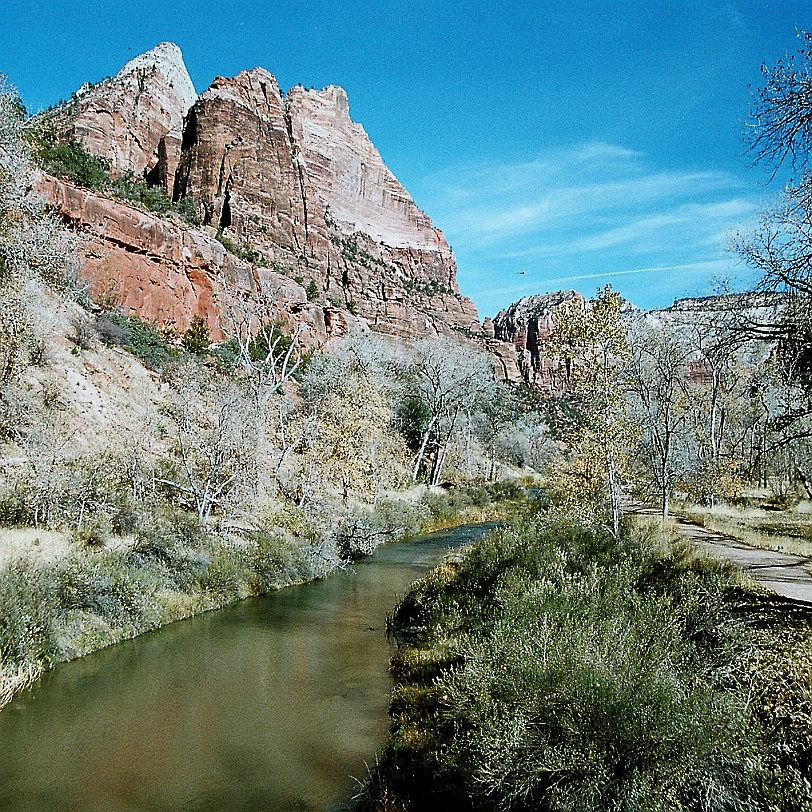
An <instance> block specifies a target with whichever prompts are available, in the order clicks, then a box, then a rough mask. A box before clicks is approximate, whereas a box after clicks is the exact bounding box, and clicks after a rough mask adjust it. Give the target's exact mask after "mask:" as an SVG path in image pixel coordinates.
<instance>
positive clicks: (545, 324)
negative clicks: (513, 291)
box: [493, 290, 583, 392]
mask: <svg viewBox="0 0 812 812" xmlns="http://www.w3.org/2000/svg"><path fill="white" fill-rule="evenodd" d="M573 299H576V300H583V297H582V296H581V295H580V294H579V293H576V292H575V291H574V290H566V291H555V292H554V293H545V294H541V295H538V296H525V297H524V298H522V299H519V301H517V302H514V303H513V304H512V305H510V307H507V308H506V309H504V310H501V311H500V312H499V313H498V314H497V315H496V316H495V318H494V319H493V329H494V336H495V338H496V340H497V341H500V342H505V343H507V344H510V345H511V346H512V347H513V349H514V351H515V359H516V360H515V364H516V369H517V370H518V375H519V377H520V378H521V379H522V380H524V381H526V382H527V383H528V384H530V385H532V386H535V387H536V388H538V389H541V390H542V391H548V392H554V391H559V390H560V389H561V388H562V387H561V381H560V375H559V370H558V364H557V362H555V361H553V360H551V359H550V358H548V357H545V355H544V340H545V339H546V338H547V337H548V336H549V335H550V331H551V330H552V329H553V326H554V324H555V312H556V310H557V309H558V308H559V307H561V306H562V305H564V304H565V303H567V302H571V301H572V300H573ZM502 354H503V355H506V353H505V351H504V350H503V351H502Z"/></svg>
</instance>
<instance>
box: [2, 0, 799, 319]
mask: <svg viewBox="0 0 812 812" xmlns="http://www.w3.org/2000/svg"><path fill="white" fill-rule="evenodd" d="M810 28H812V6H810V3H809V0H771V2H765V1H764V0H717V2H715V3H707V2H703V1H702V0H690V1H687V0H686V1H684V2H668V1H667V0H663V2H660V3H651V2H650V0H649V2H642V1H641V0H586V1H585V2H580V3H579V2H575V1H574V0H570V2H566V3H565V2H546V0H536V2H531V3H528V2H514V0H507V2H500V3H497V2H466V0H458V1H457V2H454V3H437V2H433V3H430V2H424V1H423V0H385V2H371V3H359V2H354V3H343V2H341V3H339V2H318V1H317V0H311V2H299V0H290V1H289V2H286V3H264V2H255V1H253V2H251V1H249V0H234V2H230V3H223V2H218V3H215V2H211V0H187V1H186V2H179V0H160V1H159V0H127V1H126V2H123V1H122V0H107V2H88V1H87V0H72V2H70V3H60V2H43V1H42V0H30V1H29V2H27V3H25V4H18V3H14V4H12V3H11V2H8V0H7V2H4V3H1V4H0V72H3V73H5V74H7V75H8V76H9V78H10V80H11V81H12V83H13V84H15V85H16V86H17V87H18V89H19V91H20V93H21V95H22V97H23V100H24V101H25V103H26V104H27V106H28V108H29V109H30V110H32V111H34V110H37V109H40V108H42V107H44V106H47V105H49V104H52V103H54V102H56V101H58V100H59V99H61V98H67V97H69V96H70V95H71V93H72V92H73V91H74V90H75V89H76V88H78V87H79V86H80V85H81V84H82V82H84V81H88V80H89V81H97V80H99V79H101V78H103V77H104V76H108V75H110V74H114V73H116V72H117V71H118V69H119V68H120V67H121V66H122V65H123V64H124V63H125V62H126V61H127V60H128V59H130V58H132V57H133V56H135V55H136V54H138V53H141V52H143V51H145V50H148V49H149V48H151V47H153V46H154V45H156V44H157V43H158V42H161V41H165V40H169V41H173V42H177V43H178V44H179V45H180V47H181V49H182V50H183V53H184V58H185V61H186V64H187V67H188V68H189V72H190V74H191V76H192V79H193V81H194V83H195V85H196V87H197V89H198V91H201V92H202V91H203V90H204V89H205V88H206V87H207V86H208V84H209V83H210V82H211V80H212V79H213V78H214V76H215V75H217V74H222V75H233V74H235V73H238V72H239V71H240V70H243V69H245V68H250V67H254V66H255V65H262V66H263V67H265V68H267V69H268V70H270V71H271V72H272V73H274V74H275V75H276V76H277V78H278V79H279V83H280V85H281V87H282V88H283V90H285V89H287V88H288V87H290V86H291V85H294V84H296V83H299V82H301V83H302V84H304V85H305V86H313V87H323V86H324V85H327V84H339V85H341V86H343V87H344V88H345V89H346V90H347V92H348V94H349V98H350V108H351V113H352V116H353V118H354V119H355V120H356V121H359V122H361V123H362V124H363V125H364V127H365V129H366V130H367V132H368V133H369V134H370V136H371V138H372V140H373V141H374V143H375V145H376V146H377V147H378V149H379V150H380V151H381V153H382V155H383V157H384V159H385V160H386V162H387V164H388V165H389V166H390V168H391V169H392V171H393V172H394V173H395V174H396V175H397V176H398V178H399V179H400V180H401V182H402V183H403V184H404V185H405V186H406V188H407V189H408V190H409V191H410V192H411V193H412V195H413V197H414V198H415V200H416V201H417V203H418V205H420V206H421V207H422V208H423V209H425V210H426V211H427V212H428V214H429V215H430V216H431V217H432V218H433V220H434V222H435V224H436V225H438V226H439V227H440V228H441V229H443V231H444V232H445V234H446V236H447V237H448V240H449V242H450V243H451V245H452V247H453V248H454V250H455V252H456V254H457V260H458V265H459V281H460V285H461V287H462V290H463V292H464V293H466V294H467V295H469V296H471V297H472V298H473V299H474V301H475V303H476V304H477V306H478V308H479V310H480V313H481V315H483V316H484V315H493V314H494V313H495V312H496V311H497V310H499V309H500V308H502V307H504V306H506V305H507V304H509V303H510V302H512V301H514V300H515V299H517V298H518V297H520V296H522V295H527V294H531V293H543V292H546V291H549V290H555V289H559V288H570V287H572V288H575V289H577V290H580V291H581V292H583V293H585V294H587V295H590V294H592V293H594V292H595V290H596V289H597V288H598V287H599V286H602V285H603V284H605V283H607V282H609V283H611V284H612V285H613V287H615V288H616V289H618V290H619V291H620V292H621V293H623V294H624V295H625V296H626V297H627V298H629V299H631V300H632V301H633V302H635V303H636V304H638V305H639V306H642V307H655V306H664V305H667V304H669V303H670V302H671V301H672V300H673V299H674V298H677V297H680V296H685V295H696V294H703V293H709V292H711V291H712V290H713V288H714V285H715V284H716V283H718V281H719V280H723V279H733V280H734V281H736V280H740V281H746V278H747V274H746V270H745V269H743V268H742V267H740V266H739V265H738V264H737V262H736V260H735V257H733V256H732V255H731V254H730V253H728V252H727V251H726V250H725V241H726V239H727V235H728V234H729V233H730V232H731V230H734V229H737V228H746V227H747V224H748V223H749V222H752V220H753V218H754V216H755V213H756V212H757V211H758V208H759V207H760V206H761V205H762V204H763V203H764V202H765V201H766V200H767V199H768V198H769V197H770V196H771V195H774V194H775V193H777V192H778V191H779V184H778V182H776V181H774V182H773V183H769V182H768V181H769V173H768V172H766V171H765V170H763V169H760V168H754V167H752V166H751V161H750V159H749V158H748V156H747V155H745V154H744V148H743V141H742V134H743V131H744V121H745V118H746V113H747V109H748V104H749V100H750V91H749V90H748V84H753V85H757V84H758V83H759V76H760V75H759V66H760V65H761V64H762V63H765V62H766V63H768V64H773V63H775V62H776V61H777V60H778V59H780V58H781V57H783V56H784V55H785V54H787V53H788V52H792V51H794V50H796V48H797V46H798V41H797V39H796V31H797V30H798V29H804V30H805V29H810Z"/></svg>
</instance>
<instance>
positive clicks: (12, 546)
mask: <svg viewBox="0 0 812 812" xmlns="http://www.w3.org/2000/svg"><path fill="white" fill-rule="evenodd" d="M70 550H71V543H70V534H69V533H65V532H61V531H58V530H43V529H36V528H33V527H2V528H0V569H2V568H3V567H6V566H8V564H9V563H10V562H11V561H13V560H15V559H17V558H22V557H25V558H31V559H34V560H36V561H54V560H55V559H57V558H61V557H62V556H65V555H67V554H68V553H69V552H70Z"/></svg>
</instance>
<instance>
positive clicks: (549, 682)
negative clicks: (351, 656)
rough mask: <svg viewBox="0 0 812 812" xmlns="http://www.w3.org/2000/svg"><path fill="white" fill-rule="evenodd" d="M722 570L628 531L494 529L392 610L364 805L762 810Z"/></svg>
mask: <svg viewBox="0 0 812 812" xmlns="http://www.w3.org/2000/svg"><path fill="white" fill-rule="evenodd" d="M731 584H732V582H731V578H730V577H729V576H728V575H727V574H726V571H725V569H724V568H721V567H718V566H711V565H710V564H708V563H707V562H703V561H697V560H695V559H692V558H690V557H689V556H687V555H686V554H685V553H684V551H683V550H679V549H677V550H673V551H672V550H670V549H663V548H662V547H661V545H660V543H659V542H658V541H657V540H656V539H654V538H652V537H647V536H645V534H641V533H638V532H629V531H626V532H624V533H623V534H622V535H621V537H620V538H619V539H617V538H614V537H613V536H612V534H611V533H609V532H608V531H606V530H603V529H600V528H584V527H575V526H571V525H566V524H559V523H551V522H549V521H545V520H542V519H539V518H535V519H531V520H526V521H524V522H521V523H519V524H518V525H517V526H516V527H512V528H508V529H505V530H502V531H497V532H494V533H492V534H491V535H490V536H489V537H487V538H486V539H484V540H483V541H482V542H480V543H479V544H477V545H475V546H474V547H472V548H471V549H470V550H468V551H467V552H466V554H465V555H464V556H462V557H461V559H459V560H457V561H456V562H454V561H452V562H448V563H446V564H444V565H442V566H441V567H440V568H438V569H437V570H435V571H434V572H432V573H430V574H429V575H428V576H426V577H425V578H424V579H422V580H421V581H420V582H418V584H416V585H415V587H414V589H413V590H412V592H410V593H409V595H407V596H406V598H405V599H404V600H403V601H402V602H401V603H400V604H399V606H398V607H397V609H396V611H395V613H394V615H393V619H392V624H393V628H394V629H395V634H396V636H397V638H398V640H399V650H398V653H397V654H396V656H395V657H394V658H393V661H392V669H393V674H394V676H395V677H396V679H397V680H398V683H399V687H398V688H397V689H396V692H395V695H394V697H393V705H392V714H393V718H394V722H395V727H394V733H393V736H392V738H391V739H390V742H389V744H388V746H387V749H386V751H385V753H384V757H383V760H382V762H381V764H380V767H379V769H378V771H377V772H376V773H375V775H374V777H373V780H372V781H371V782H370V785H369V790H368V796H367V799H366V800H365V802H364V803H365V806H364V807H362V808H383V804H382V803H381V797H382V795H383V794H385V795H386V797H387V798H388V799H389V800H390V801H391V800H392V799H393V798H394V799H396V800H397V799H398V798H402V799H404V800H405V801H407V802H408V803H409V804H410V805H411V806H412V807H413V808H421V809H422V808H438V807H439V806H440V805H445V806H447V807H449V808H455V809H510V810H530V809H533V810H535V809H547V810H605V809H613V810H629V811H631V810H677V809H686V810H707V809H725V810H754V809H757V808H766V806H764V797H763V795H761V794H760V793H761V790H760V789H759V784H760V781H761V777H762V774H761V772H760V769H761V768H760V766H759V765H760V760H759V759H760V753H761V752H763V740H762V739H760V735H761V731H760V730H759V728H758V725H754V724H753V720H752V718H751V717H750V715H749V713H748V694H747V684H746V680H745V678H744V675H743V674H742V673H741V672H740V670H739V668H740V663H742V662H743V661H744V659H745V658H744V653H745V652H746V646H747V639H746V635H745V632H744V629H743V627H742V625H741V623H739V622H738V621H737V620H736V619H735V617H734V614H733V612H732V610H731V607H730V605H729V603H728V602H727V601H726V591H727V590H729V589H731ZM375 793H377V797H375ZM709 799H712V803H711V805H708V803H709Z"/></svg>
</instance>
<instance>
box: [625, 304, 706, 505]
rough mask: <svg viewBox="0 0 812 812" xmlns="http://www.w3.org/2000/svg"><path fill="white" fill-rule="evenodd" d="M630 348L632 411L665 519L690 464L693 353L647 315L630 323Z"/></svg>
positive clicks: (629, 372) (667, 329)
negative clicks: (688, 372) (688, 374)
mask: <svg viewBox="0 0 812 812" xmlns="http://www.w3.org/2000/svg"><path fill="white" fill-rule="evenodd" d="M629 347H630V350H631V352H630V362H629V366H628V389H629V392H630V393H631V395H632V398H631V402H632V414H633V416H634V418H635V422H637V423H638V425H639V426H640V432H641V433H640V445H641V450H642V458H643V460H644V461H645V464H646V467H647V469H648V471H649V473H650V474H651V477H652V479H653V481H654V483H655V485H656V488H657V492H658V494H659V498H660V508H661V510H662V517H663V520H665V519H667V518H668V511H669V503H670V499H671V494H672V492H673V490H674V486H675V485H676V484H677V482H678V481H679V480H680V479H681V478H683V477H684V476H685V474H686V473H687V472H688V470H689V469H690V465H691V459H690V451H689V448H688V446H689V444H690V431H691V421H690V403H691V395H690V392H689V387H688V383H687V381H686V377H685V373H686V367H687V364H688V360H689V358H690V357H691V353H692V351H691V348H690V346H688V344H687V343H686V342H685V341H683V340H682V339H681V337H680V336H679V335H678V334H677V333H675V332H674V331H672V330H671V329H670V328H669V327H668V326H667V325H664V324H659V325H657V326H654V325H651V324H649V323H647V322H646V321H645V319H644V318H641V319H639V320H638V321H637V322H636V323H634V324H633V325H632V326H631V328H630V330H629Z"/></svg>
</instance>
